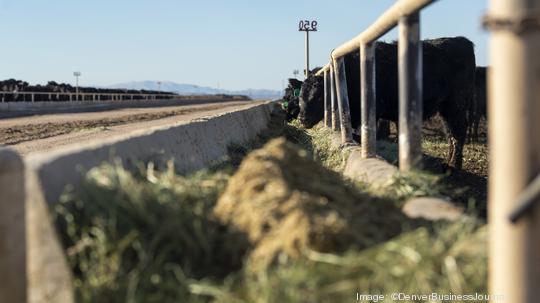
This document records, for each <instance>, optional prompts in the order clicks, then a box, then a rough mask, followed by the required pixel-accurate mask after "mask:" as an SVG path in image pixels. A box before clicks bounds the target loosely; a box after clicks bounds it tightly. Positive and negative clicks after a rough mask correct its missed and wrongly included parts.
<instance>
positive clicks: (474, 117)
mask: <svg viewBox="0 0 540 303" xmlns="http://www.w3.org/2000/svg"><path fill="white" fill-rule="evenodd" d="M486 71H487V68H486V67H485V66H478V67H476V72H475V79H474V103H473V106H472V108H471V111H470V114H469V131H468V132H469V138H470V140H471V141H473V142H478V138H479V135H478V128H479V127H480V120H481V119H482V118H486V119H487V89H486V85H487V83H486Z"/></svg>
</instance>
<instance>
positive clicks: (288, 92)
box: [282, 78, 302, 121]
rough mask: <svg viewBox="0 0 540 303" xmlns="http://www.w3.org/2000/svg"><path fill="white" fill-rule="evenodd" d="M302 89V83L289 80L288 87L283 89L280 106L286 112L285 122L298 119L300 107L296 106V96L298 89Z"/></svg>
mask: <svg viewBox="0 0 540 303" xmlns="http://www.w3.org/2000/svg"><path fill="white" fill-rule="evenodd" d="M301 87H302V81H300V80H298V79H295V78H290V79H289V85H288V86H287V88H286V89H285V94H284V95H283V102H282V106H283V108H284V109H285V111H286V112H287V118H286V119H287V121H292V120H294V119H296V118H297V117H298V114H299V112H300V107H299V105H298V95H299V93H300V88H301Z"/></svg>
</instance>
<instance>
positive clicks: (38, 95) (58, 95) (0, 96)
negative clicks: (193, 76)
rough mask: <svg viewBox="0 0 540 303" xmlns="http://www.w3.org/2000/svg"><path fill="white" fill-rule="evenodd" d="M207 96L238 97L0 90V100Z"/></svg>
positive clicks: (236, 96) (225, 96) (134, 98)
mask: <svg viewBox="0 0 540 303" xmlns="http://www.w3.org/2000/svg"><path fill="white" fill-rule="evenodd" d="M209 96H215V97H222V98H223V99H231V100H232V99H240V98H246V96H240V95H223V94H219V95H177V94H172V93H161V94H145V93H140V94H133V93H92V92H89V93H75V92H6V91H0V102H2V103H4V102H43V101H52V102H54V101H123V100H130V101H131V100H166V99H188V100H193V99H207V98H208V97H209Z"/></svg>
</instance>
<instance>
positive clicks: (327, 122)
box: [324, 70, 332, 127]
mask: <svg viewBox="0 0 540 303" xmlns="http://www.w3.org/2000/svg"><path fill="white" fill-rule="evenodd" d="M328 73H329V71H327V70H325V71H324V126H326V127H332V122H331V116H332V113H331V112H330V107H331V106H332V105H331V104H330V101H331V99H332V88H331V87H330V77H329V75H328Z"/></svg>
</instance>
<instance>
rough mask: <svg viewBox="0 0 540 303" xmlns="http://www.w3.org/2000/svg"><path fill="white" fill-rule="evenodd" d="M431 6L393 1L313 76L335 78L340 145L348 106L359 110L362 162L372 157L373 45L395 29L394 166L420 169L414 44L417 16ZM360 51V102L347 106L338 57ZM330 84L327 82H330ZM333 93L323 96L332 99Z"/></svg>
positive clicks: (418, 55)
mask: <svg viewBox="0 0 540 303" xmlns="http://www.w3.org/2000/svg"><path fill="white" fill-rule="evenodd" d="M435 1H436V0H399V1H397V2H396V3H395V4H394V5H393V6H392V7H390V8H389V9H388V10H387V11H386V12H384V13H383V14H382V15H381V16H380V17H379V18H378V19H377V20H376V21H375V22H374V23H373V24H372V25H371V26H370V27H368V28H367V29H366V30H365V31H363V32H362V33H361V34H359V35H358V36H356V37H355V38H353V39H351V40H349V41H347V42H345V43H344V44H342V45H340V46H338V47H337V48H336V49H334V50H333V51H332V53H331V62H330V63H328V64H327V65H325V66H324V67H323V68H322V69H321V70H320V71H319V72H318V73H317V75H324V77H325V78H326V79H328V78H330V79H331V78H332V76H330V77H328V73H330V74H332V73H335V75H334V78H335V79H337V80H336V83H335V85H334V86H332V84H334V83H331V85H325V88H326V89H328V88H329V89H332V88H333V87H337V89H336V92H337V98H338V107H339V109H340V110H339V120H340V126H341V138H342V143H344V144H345V143H348V142H349V141H352V129H351V127H350V125H351V124H350V113H349V112H348V103H349V102H360V104H361V127H360V136H361V138H362V139H361V140H362V142H361V143H362V144H361V148H362V156H363V157H365V158H368V157H374V156H375V155H376V137H377V135H376V124H377V123H376V115H375V113H376V101H375V100H376V94H377V92H376V85H375V46H376V40H377V39H379V38H380V37H381V36H383V35H384V34H386V33H387V32H388V31H390V30H391V29H392V28H394V27H395V26H397V25H398V24H399V29H400V30H399V44H398V47H399V54H400V55H399V166H400V169H401V170H402V171H406V170H410V169H418V168H420V167H421V160H422V148H421V136H422V134H421V131H422V51H421V49H422V45H421V41H420V15H419V11H420V10H421V9H423V8H424V7H426V6H428V5H429V4H431V3H433V2H435ZM353 51H360V71H361V75H360V83H359V84H360V89H361V91H360V96H361V100H349V99H348V96H347V83H346V81H342V79H346V76H345V70H344V68H345V64H344V58H343V57H344V56H345V55H347V54H348V53H351V52H353ZM330 81H332V80H330ZM333 94H334V93H333V92H332V93H325V96H328V95H330V96H332V95H333ZM330 99H331V98H328V97H327V98H326V99H325V117H331V116H332V114H331V113H330V112H329V111H330V110H331V108H332V106H331V105H330V104H328V103H329V102H330Z"/></svg>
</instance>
